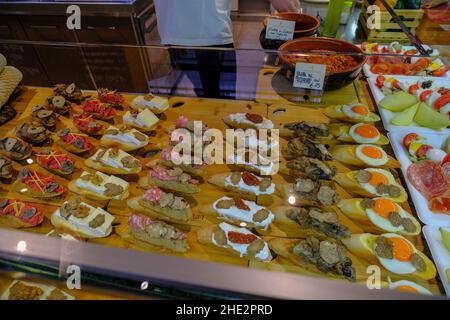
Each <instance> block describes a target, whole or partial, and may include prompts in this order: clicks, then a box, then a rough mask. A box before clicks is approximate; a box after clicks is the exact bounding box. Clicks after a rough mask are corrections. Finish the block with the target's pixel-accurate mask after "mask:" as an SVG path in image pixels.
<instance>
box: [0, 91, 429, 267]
mask: <svg viewBox="0 0 450 320" xmlns="http://www.w3.org/2000/svg"><path fill="white" fill-rule="evenodd" d="M358 85H359V84H358ZM352 88H353V89H352ZM352 88H350V89H351V90H350V89H348V88H344V89H345V90H344V89H341V90H342V92H340V93H339V94H337V92H334V93H336V94H337V95H338V96H339V95H342V97H344V96H346V97H347V98H346V100H345V102H341V103H348V102H352V101H361V100H365V99H366V97H369V96H366V95H365V93H364V92H363V91H358V93H356V90H355V86H354V85H352ZM346 90H350V91H351V94H349V92H350V91H348V92H347V91H346ZM338 91H339V90H338ZM51 92H52V90H51V89H49V88H29V89H28V90H26V91H25V93H24V94H23V95H22V96H21V97H20V98H19V102H18V103H20V104H22V105H24V104H26V103H27V108H24V111H23V112H22V113H21V115H20V118H22V119H26V118H27V117H28V116H29V114H30V112H31V107H32V106H33V105H35V104H38V103H42V102H43V101H44V100H45V99H46V98H47V96H49V95H51ZM361 92H362V94H361ZM331 93H333V92H329V93H326V95H327V94H328V95H330V97H331V96H332V95H331ZM124 97H125V99H126V104H125V105H126V106H127V105H129V103H130V102H131V101H132V99H133V98H134V97H135V95H124ZM361 97H363V98H361ZM25 99H28V102H27V101H26V100H25ZM368 100H370V98H369V99H368ZM276 101H277V102H280V101H283V99H281V98H280V97H278V98H276ZM334 101H344V100H339V99H338V100H334ZM169 102H170V106H171V108H169V109H168V110H167V111H166V112H165V113H164V114H163V115H162V116H161V121H160V122H159V123H158V125H157V127H156V129H155V132H153V133H151V134H149V137H150V142H151V144H152V146H158V147H163V146H165V145H168V142H169V136H168V133H169V131H170V130H171V129H173V127H174V121H175V120H176V119H177V118H178V117H179V116H181V115H184V116H186V117H187V118H189V119H192V120H201V121H203V123H204V124H206V125H207V126H208V127H209V128H217V129H220V130H222V131H223V130H225V129H226V128H227V127H226V125H225V124H224V123H223V121H222V119H223V118H225V117H226V116H227V115H228V114H230V113H235V112H242V113H246V112H251V113H258V114H260V115H262V116H265V117H268V118H269V119H271V120H272V121H273V122H274V124H275V126H276V127H277V128H279V127H281V126H282V125H283V124H284V123H287V122H296V121H300V120H303V121H311V122H316V123H317V122H328V121H329V120H328V118H326V117H325V116H324V115H323V114H322V112H321V111H320V110H319V109H313V108H310V107H299V106H298V105H293V104H291V103H289V102H288V101H287V100H285V103H284V102H282V104H273V105H271V106H269V107H267V105H265V104H264V103H262V102H261V100H260V101H259V102H256V103H255V102H249V101H232V100H212V99H195V98H181V97H176V98H172V99H170V100H169ZM269 102H270V101H269ZM335 103H336V102H335ZM74 109H75V111H74V112H77V111H79V107H75V108H74ZM280 109H283V111H282V112H280ZM124 112H125V111H119V112H118V113H119V116H118V117H116V118H115V119H114V123H115V124H117V125H120V124H121V123H122V120H121V115H122V114H123V113H124ZM18 118H19V117H17V118H16V119H14V120H13V121H11V122H10V123H9V124H8V131H10V132H12V131H11V130H12V129H13V128H14V126H15V125H16V124H17V123H18V122H19V121H18ZM61 120H62V121H61V123H59V124H58V128H63V127H69V128H73V125H72V119H69V118H64V117H63V118H61ZM58 128H57V129H58ZM2 132H6V130H5V131H3V130H2ZM0 136H2V135H1V134H0ZM90 140H91V141H92V142H93V143H94V145H95V147H96V148H98V147H100V143H99V141H98V140H97V139H90ZM280 143H281V145H282V146H284V145H285V144H286V141H285V140H283V139H282V140H280ZM34 151H38V148H34ZM130 153H131V154H133V155H134V156H135V157H137V158H138V159H139V160H140V161H141V163H142V168H143V170H142V172H141V173H140V174H139V175H137V176H136V177H134V178H133V179H130V178H129V177H128V178H127V180H129V182H130V189H129V191H130V197H137V196H140V195H142V194H143V193H144V192H145V190H142V189H141V188H139V187H138V184H137V179H138V178H139V177H144V176H146V175H147V173H148V168H147V167H146V164H147V163H148V162H149V161H152V160H155V159H158V158H159V154H145V152H142V151H138V152H130ZM71 156H72V157H73V158H74V159H75V160H76V171H75V173H74V174H73V176H74V177H75V178H76V177H78V176H79V174H80V173H81V172H82V170H88V171H89V169H87V168H86V166H85V165H84V160H85V159H86V157H87V156H78V155H73V154H71ZM32 159H33V157H32ZM280 160H281V161H285V160H284V159H283V158H282V159H280ZM15 165H16V166H17V167H18V168H20V166H22V165H23V164H22V163H16V164H15ZM34 165H36V164H34ZM336 166H337V168H338V170H339V171H340V172H346V171H348V170H349V168H347V167H345V166H343V165H342V164H340V163H336ZM42 170H43V169H42ZM229 171H230V167H229V166H227V165H225V164H223V165H210V166H207V167H206V173H205V174H204V176H203V179H204V180H205V181H206V180H207V178H208V177H210V176H211V175H213V174H216V173H222V172H229ZM57 178H58V179H60V181H61V183H62V184H65V185H66V184H67V183H68V182H69V180H68V179H65V178H60V177H57ZM273 181H274V182H275V183H276V184H277V185H281V184H284V183H286V182H292V177H286V176H283V175H280V174H278V175H275V176H273ZM8 188H9V187H8V186H6V188H5V186H4V185H2V186H1V187H0V196H1V197H9V196H12V194H11V193H9V190H7V189H8ZM199 188H200V193H198V194H195V195H193V196H192V201H190V202H191V207H192V210H193V213H194V216H195V221H194V223H189V224H183V225H181V224H180V225H176V227H178V228H180V229H183V230H186V231H188V242H189V244H190V247H191V250H190V251H189V252H187V253H183V254H175V253H171V252H168V251H167V250H162V249H160V248H157V247H155V248H151V249H149V248H142V247H139V246H138V245H135V244H132V243H129V242H127V241H124V240H123V238H122V236H123V235H124V233H126V230H127V219H128V216H129V215H130V214H131V213H132V210H130V209H129V208H128V206H127V204H126V201H107V202H101V203H98V202H97V204H96V205H97V206H102V207H104V208H106V209H107V210H108V211H109V212H110V213H111V214H113V215H114V216H115V218H116V220H115V227H114V231H113V233H112V234H111V235H110V236H109V237H106V238H101V239H91V240H89V242H93V243H98V244H103V245H108V246H114V247H119V248H124V249H133V250H144V251H150V252H154V253H157V254H169V255H174V256H178V257H183V258H189V259H198V260H203V261H212V262H222V263H229V264H235V265H240V266H250V267H255V268H262V267H264V268H266V269H269V270H284V271H292V272H299V273H302V270H298V268H297V267H295V266H294V265H292V263H290V262H288V261H285V260H283V259H281V258H277V259H276V260H275V261H274V262H272V263H269V264H267V263H259V262H256V261H250V262H249V261H248V260H245V259H240V258H239V257H236V256H233V255H229V254H226V253H225V252H224V251H223V250H221V249H219V248H217V249H216V248H210V247H206V246H204V245H201V244H199V243H198V242H197V240H196V237H195V232H196V230H198V229H199V228H200V227H202V226H205V225H209V224H210V223H211V222H210V221H209V220H208V219H206V218H204V217H203V216H201V215H200V214H199V213H198V206H200V205H209V204H211V203H212V202H213V201H215V200H216V199H218V198H220V197H222V196H224V195H226V194H227V193H226V192H224V191H222V190H220V189H219V188H217V187H215V186H213V185H211V184H209V183H206V182H205V183H203V184H201V185H200V186H199ZM336 189H337V191H338V193H339V194H340V195H341V196H342V197H343V198H349V197H351V195H350V194H348V193H347V192H346V191H345V190H343V189H342V188H341V187H339V186H337V187H336ZM16 196H18V195H16ZM72 196H76V195H75V194H72V193H71V192H70V191H69V192H68V194H67V196H66V199H68V198H69V197H72ZM26 200H27V201H30V202H35V203H38V204H39V206H42V209H43V210H44V212H45V215H46V217H47V219H46V220H45V221H44V223H43V224H42V225H41V226H39V227H36V228H29V229H22V230H23V231H29V232H35V233H40V234H46V233H48V232H49V231H50V230H52V229H53V226H52V225H51V223H50V220H49V219H50V217H51V214H52V213H53V212H54V211H55V210H56V208H57V207H58V206H59V205H60V204H61V202H62V201H63V200H64V199H61V201H60V202H56V203H53V204H52V205H48V206H47V205H44V203H46V202H44V201H39V200H36V199H28V198H27V199H26ZM273 200H274V201H273V204H272V205H271V206H270V208H272V207H274V206H278V205H287V203H286V202H285V201H284V200H283V199H281V198H280V197H278V196H274V197H273ZM86 201H88V202H89V200H86ZM90 203H91V204H92V202H90ZM270 208H269V209H270ZM338 215H339V216H340V219H341V221H342V222H343V223H344V224H346V225H348V226H349V228H350V230H351V231H352V232H354V233H360V232H362V229H361V227H360V226H358V225H357V224H356V223H354V222H352V221H351V220H350V219H348V218H347V217H346V216H344V215H343V214H340V213H339V212H338ZM286 231H287V230H285V229H284V227H283V226H277V225H274V226H273V227H272V228H271V229H270V230H269V231H268V232H265V233H264V235H265V236H277V237H287V236H288V233H287V232H286ZM121 235H122V236H121ZM415 242H416V243H417V244H418V248H419V249H420V248H423V245H422V246H420V244H421V238H420V237H418V238H417V241H415Z"/></svg>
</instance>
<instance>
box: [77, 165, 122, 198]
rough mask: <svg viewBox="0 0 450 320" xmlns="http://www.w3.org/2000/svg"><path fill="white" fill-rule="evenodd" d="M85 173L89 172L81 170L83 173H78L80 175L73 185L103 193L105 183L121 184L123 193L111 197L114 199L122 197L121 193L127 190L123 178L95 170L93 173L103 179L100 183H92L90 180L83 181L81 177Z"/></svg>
mask: <svg viewBox="0 0 450 320" xmlns="http://www.w3.org/2000/svg"><path fill="white" fill-rule="evenodd" d="M86 174H90V173H89V172H87V171H83V173H82V174H81V175H80V177H79V178H78V179H77V180H76V181H75V185H76V186H77V187H79V188H82V189H87V190H90V191H92V192H95V193H98V194H101V195H103V194H104V193H105V190H106V187H105V184H106V183H113V184H117V185H119V186H121V187H122V188H123V190H124V191H123V193H122V194H120V195H117V196H115V197H114V198H113V199H116V200H120V199H121V198H122V195H123V194H124V193H125V192H127V190H128V186H129V184H128V182H126V181H125V180H123V179H120V178H117V177H115V176H108V175H107V174H104V173H102V172H100V171H97V172H96V173H95V174H96V175H98V176H100V177H101V178H102V179H103V181H102V183H101V184H100V185H94V184H93V183H92V182H91V181H85V180H83V179H81V177H82V176H84V175H86Z"/></svg>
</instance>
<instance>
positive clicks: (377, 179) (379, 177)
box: [369, 171, 389, 187]
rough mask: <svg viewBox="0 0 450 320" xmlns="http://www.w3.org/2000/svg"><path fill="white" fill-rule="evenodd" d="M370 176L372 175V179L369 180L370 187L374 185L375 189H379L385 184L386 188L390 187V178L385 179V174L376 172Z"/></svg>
mask: <svg viewBox="0 0 450 320" xmlns="http://www.w3.org/2000/svg"><path fill="white" fill-rule="evenodd" d="M370 174H371V177H370V180H369V183H370V185H372V186H374V187H377V186H378V185H380V184H384V185H386V186H388V185H389V180H388V178H386V177H385V175H384V174H382V173H379V172H376V171H373V172H371V173H370Z"/></svg>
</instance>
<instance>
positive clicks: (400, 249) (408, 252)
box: [389, 237, 414, 261]
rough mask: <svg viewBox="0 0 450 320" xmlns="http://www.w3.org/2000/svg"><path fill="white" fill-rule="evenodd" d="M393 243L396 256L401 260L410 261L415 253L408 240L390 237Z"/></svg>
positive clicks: (393, 251)
mask: <svg viewBox="0 0 450 320" xmlns="http://www.w3.org/2000/svg"><path fill="white" fill-rule="evenodd" d="M389 240H390V241H391V243H392V253H393V255H394V258H395V259H397V260H399V261H410V260H411V256H412V254H413V253H414V249H413V247H412V246H411V245H410V244H409V242H408V241H406V240H405V239H402V238H400V237H392V238H389Z"/></svg>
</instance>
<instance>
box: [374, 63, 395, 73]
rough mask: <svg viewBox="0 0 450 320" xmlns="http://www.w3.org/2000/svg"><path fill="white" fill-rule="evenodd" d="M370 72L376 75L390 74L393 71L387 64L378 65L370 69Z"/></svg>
mask: <svg viewBox="0 0 450 320" xmlns="http://www.w3.org/2000/svg"><path fill="white" fill-rule="evenodd" d="M370 71H372V72H373V73H375V74H389V72H390V71H391V67H390V66H389V65H388V64H387V63H383V62H380V63H377V64H374V65H373V66H372V68H370Z"/></svg>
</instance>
